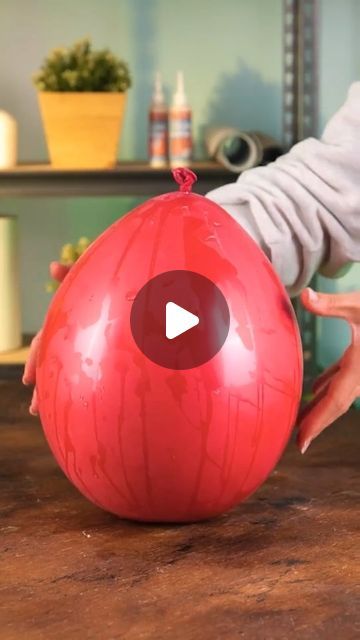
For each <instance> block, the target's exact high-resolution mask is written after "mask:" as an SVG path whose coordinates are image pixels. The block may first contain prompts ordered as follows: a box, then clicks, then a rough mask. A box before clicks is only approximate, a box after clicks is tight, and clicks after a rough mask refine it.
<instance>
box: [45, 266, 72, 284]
mask: <svg viewBox="0 0 360 640" xmlns="http://www.w3.org/2000/svg"><path fill="white" fill-rule="evenodd" d="M70 269H71V266H68V265H65V264H61V262H56V261H54V262H51V263H50V268H49V271H50V275H51V277H52V278H53V279H54V280H57V281H58V282H62V281H63V280H64V278H65V276H66V275H67V274H68V273H69V271H70Z"/></svg>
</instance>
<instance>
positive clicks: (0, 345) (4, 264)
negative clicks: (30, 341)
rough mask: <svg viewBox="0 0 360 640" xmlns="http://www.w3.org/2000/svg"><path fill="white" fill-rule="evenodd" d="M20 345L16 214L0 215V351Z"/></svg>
mask: <svg viewBox="0 0 360 640" xmlns="http://www.w3.org/2000/svg"><path fill="white" fill-rule="evenodd" d="M20 345H21V311H20V283H19V264H18V234H17V218H16V217H15V216H6V215H0V352H3V351H10V350H11V349H17V348H18V347H20Z"/></svg>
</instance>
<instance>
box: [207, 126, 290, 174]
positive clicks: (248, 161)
mask: <svg viewBox="0 0 360 640" xmlns="http://www.w3.org/2000/svg"><path fill="white" fill-rule="evenodd" d="M205 144H206V147H207V151H208V154H209V156H210V157H211V158H214V159H216V160H217V161H218V162H219V163H220V164H222V165H223V166H224V167H226V168H227V169H229V170H230V171H232V172H233V173H241V172H242V171H245V170H246V169H251V168H252V167H256V166H257V165H259V164H264V163H266V162H270V161H272V160H275V158H277V157H278V156H279V155H280V154H281V146H280V145H279V143H278V142H276V140H274V139H273V138H271V137H270V136H267V135H266V134H263V133H260V132H257V131H249V132H246V131H241V130H240V129H236V128H233V127H211V128H209V129H208V130H207V132H206V136H205Z"/></svg>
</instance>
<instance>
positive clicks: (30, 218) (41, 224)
mask: <svg viewBox="0 0 360 640" xmlns="http://www.w3.org/2000/svg"><path fill="white" fill-rule="evenodd" d="M281 8H282V3H281V0H222V2H221V3H220V2H219V1H218V0H196V1H195V2H194V1H193V0H182V2H178V1H175V0H103V1H102V2H100V1H99V0H61V1H60V2H59V1H58V0H1V2H0V42H1V51H2V55H1V56H0V108H3V109H6V110H8V111H9V112H11V113H12V114H14V116H15V117H16V118H17V120H18V122H19V126H20V160H21V161H33V160H35V161H36V160H37V161H41V160H44V159H45V158H46V147H45V141H44V136H43V131H42V126H41V122H40V118H39V112H38V107H37V102H36V94H35V90H34V89H33V87H32V85H31V82H30V77H31V74H32V72H33V71H35V70H36V69H37V67H38V66H39V64H40V62H41V60H42V58H43V57H44V55H45V54H46V53H47V51H48V50H49V49H50V48H53V47H55V46H58V45H63V44H64V45H66V44H70V43H72V41H74V40H76V39H78V38H81V37H83V36H85V35H89V36H91V38H92V39H93V42H94V44H95V45H96V46H97V47H103V46H108V47H110V48H111V49H112V50H113V51H114V52H115V53H117V54H119V55H121V56H123V57H124V58H125V59H126V60H127V61H128V62H129V65H130V68H131V70H132V72H133V77H134V87H133V89H132V90H131V93H130V95H129V103H128V111H127V116H126V123H125V131H124V136H123V143H122V147H121V153H120V155H121V158H122V159H134V158H135V159H139V158H144V157H145V155H146V119H147V106H148V102H149V97H150V90H151V77H152V76H153V74H154V71H155V70H156V69H160V70H161V71H162V72H163V75H164V80H165V83H166V89H167V91H169V90H170V88H172V86H173V82H174V77H175V73H176V70H177V69H180V68H182V69H183V70H184V72H185V80H186V87H187V92H188V96H189V99H190V101H191V104H192V107H193V112H194V126H195V141H196V153H197V156H198V157H201V156H202V155H203V153H204V152H203V148H202V144H201V140H202V132H203V129H204V126H205V124H207V123H223V122H226V123H230V124H236V125H239V126H242V127H244V128H249V129H251V128H258V129H262V130H263V131H266V132H268V133H270V134H272V135H274V136H276V137H279V136H280V133H281V74H282V67H281V65H282V63H281ZM134 203H135V201H134V200H133V199H130V198H127V199H122V198H109V199H106V200H104V199H90V198H88V199H86V198H84V199H78V200H62V199H46V200H42V199H21V200H20V199H18V200H13V199H11V200H10V199H7V200H3V201H2V202H1V203H0V210H1V211H4V212H10V213H16V214H17V215H18V216H19V221H20V233H21V271H22V297H23V328H24V330H25V331H31V332H32V331H35V330H36V328H37V327H38V326H39V325H40V323H41V320H42V317H43V314H44V312H45V309H46V306H47V304H48V301H49V298H48V295H47V294H46V293H45V291H44V282H45V281H46V279H47V264H48V262H49V261H50V260H51V259H53V258H54V257H56V256H57V254H58V250H59V247H60V246H61V245H62V244H63V243H65V242H68V241H74V240H76V239H77V238H78V237H79V235H81V234H86V235H91V236H94V235H97V234H98V233H99V232H100V231H101V230H102V229H103V228H104V227H106V226H107V225H109V224H110V223H111V222H112V221H113V220H114V219H116V218H117V217H118V216H119V215H122V214H123V213H124V212H125V211H127V210H129V209H130V208H131V207H132V206H134Z"/></svg>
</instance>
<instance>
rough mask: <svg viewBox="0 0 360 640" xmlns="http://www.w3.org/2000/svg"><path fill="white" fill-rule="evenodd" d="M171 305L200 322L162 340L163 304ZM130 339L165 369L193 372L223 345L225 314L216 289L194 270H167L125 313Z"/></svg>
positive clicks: (227, 322) (227, 319)
mask: <svg viewBox="0 0 360 640" xmlns="http://www.w3.org/2000/svg"><path fill="white" fill-rule="evenodd" d="M168 302H173V303H175V304H177V305H179V306H180V307H183V308H184V309H186V311H190V313H193V314H195V315H196V316H198V317H199V324H198V325H197V326H195V327H192V329H189V330H188V331H185V332H184V333H182V334H180V335H179V336H177V337H176V338H173V339H172V340H169V339H168V338H167V337H166V304H167V303H168ZM130 326H131V331H132V335H133V338H134V340H135V342H136V344H137V346H138V347H139V349H140V350H141V351H142V353H143V354H144V355H145V356H146V357H147V358H149V359H150V360H152V361H153V362H155V363H156V364H159V365H160V366H162V367H166V368H167V369H192V368H193V367H198V366H200V365H202V364H204V363H205V362H208V361H209V360H210V359H211V358H213V357H214V355H215V354H216V353H217V352H218V351H219V350H220V349H221V347H222V346H223V344H224V342H225V340H226V338H227V335H228V332H229V326H230V313H229V307H228V305H227V302H226V300H225V298H224V296H223V294H222V293H221V291H220V289H219V288H218V287H217V286H216V285H215V284H214V283H213V282H211V280H209V279H208V278H205V277H204V276H202V275H200V274H199V273H194V272H193V271H184V270H177V271H166V272H165V273H161V274H160V275H158V276H155V278H152V279H151V280H149V281H148V282H147V283H146V284H145V285H144V286H143V287H142V288H141V289H140V291H139V292H138V294H137V296H136V298H135V300H134V302H133V305H132V308H131V314H130Z"/></svg>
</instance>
